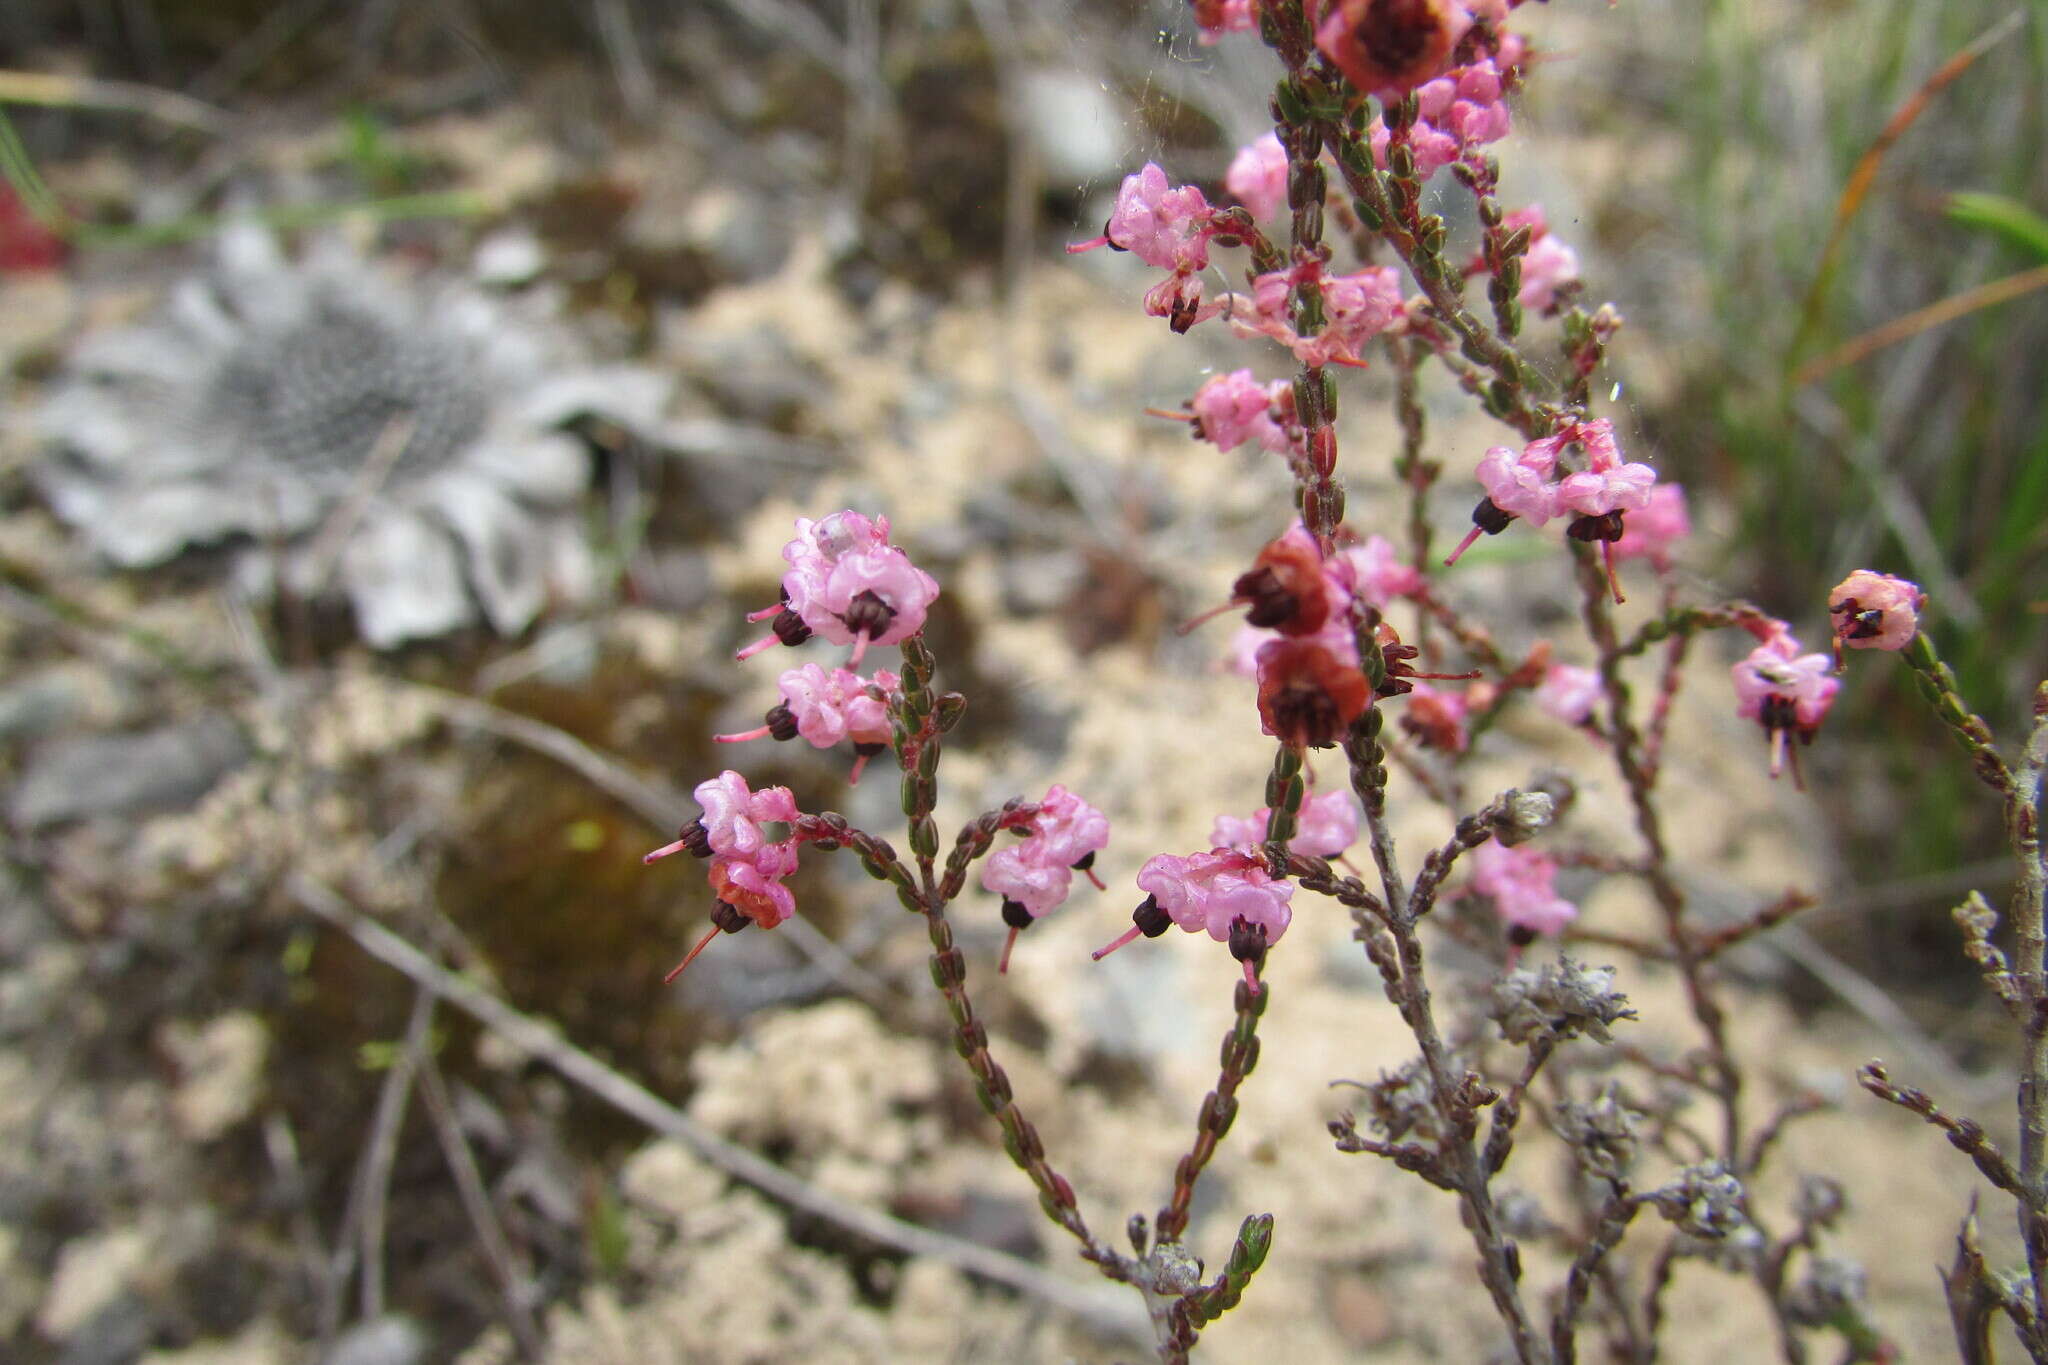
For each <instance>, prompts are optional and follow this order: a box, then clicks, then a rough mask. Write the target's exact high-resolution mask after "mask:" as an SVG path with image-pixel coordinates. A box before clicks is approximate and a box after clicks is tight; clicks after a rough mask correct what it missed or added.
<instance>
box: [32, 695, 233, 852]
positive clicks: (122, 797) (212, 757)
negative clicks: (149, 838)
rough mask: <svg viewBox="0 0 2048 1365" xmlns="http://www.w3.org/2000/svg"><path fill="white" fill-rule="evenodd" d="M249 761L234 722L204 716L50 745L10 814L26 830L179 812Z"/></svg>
mask: <svg viewBox="0 0 2048 1365" xmlns="http://www.w3.org/2000/svg"><path fill="white" fill-rule="evenodd" d="M247 757H248V746H247V744H246V743H245V742H244V740H243V739H242V736H241V733H240V732H239V731H238V730H236V728H235V726H234V725H233V723H232V722H230V721H229V720H228V719H227V717H225V716H222V715H215V714H209V715H204V716H197V717H194V718H193V719H191V720H186V721H179V722H177V723H176V724H172V725H164V726H159V727H158V728H156V729H153V730H142V731H137V732H134V733H130V734H120V735H86V736H81V737H78V738H74V739H62V740H56V741H53V742H52V743H50V744H47V745H44V746H43V747H42V748H40V749H38V750H37V751H36V752H35V753H34V754H33V755H32V756H31V757H30V759H29V762H28V769H27V771H26V772H25V773H24V774H23V775H22V778H21V781H20V782H19V783H18V784H17V785H16V786H15V789H14V792H13V794H12V795H11V796H10V797H9V798H8V802H7V815H8V819H9V820H11V821H12V822H13V823H14V824H15V825H17V826H26V827H28V828H31V829H35V828H40V827H42V826H45V825H53V824H58V823H60V822H62V821H66V820H77V819H81V818H83V817H86V816H94V815H128V814H133V813H135V812H138V811H147V810H162V809H166V808H168V807H172V806H178V805H183V804H185V803H187V802H190V801H193V800H195V799H197V798H198V797H200V796H202V795H204V794H205V793H206V792H207V791H208V790H209V789H210V788H212V786H213V784H214V783H215V782H218V781H219V780H220V779H221V777H222V776H224V775H225V774H227V773H228V772H231V771H233V770H234V769H235V768H236V767H238V766H239V765H240V764H241V763H242V761H243V760H244V759H245V758H247Z"/></svg>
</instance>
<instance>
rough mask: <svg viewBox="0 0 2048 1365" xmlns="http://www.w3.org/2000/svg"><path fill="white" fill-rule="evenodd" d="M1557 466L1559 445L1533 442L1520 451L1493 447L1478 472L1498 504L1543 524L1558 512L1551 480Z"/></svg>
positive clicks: (1555, 489) (1500, 507)
mask: <svg viewBox="0 0 2048 1365" xmlns="http://www.w3.org/2000/svg"><path fill="white" fill-rule="evenodd" d="M1556 469H1557V447H1556V445H1555V444H1553V443H1551V442H1547V441H1531V442H1530V443H1529V444H1528V445H1526V446H1524V447H1523V448H1522V449H1521V451H1520V452H1516V451H1513V450H1510V449H1508V448H1507V447H1506V446H1493V447H1490V448H1489V449H1488V450H1487V452H1486V454H1485V455H1483V456H1481V457H1480V460H1479V468H1478V469H1477V470H1476V471H1474V472H1475V473H1476V475H1477V476H1478V479H1479V485H1480V487H1482V488H1484V489H1485V490H1486V496H1487V498H1488V499H1489V500H1491V501H1492V503H1493V505H1494V506H1495V507H1497V508H1499V509H1500V510H1501V511H1502V512H1504V513H1506V514H1507V515H1508V516H1511V517H1521V518H1523V519H1524V520H1526V521H1528V522H1529V523H1530V524H1531V525H1533V526H1541V525H1543V524H1544V523H1545V522H1547V521H1549V520H1550V519H1551V518H1552V517H1554V516H1556V515H1557V514H1558V506H1557V488H1556V486H1555V485H1554V484H1552V483H1551V482H1550V476H1551V474H1552V473H1554V472H1555V471H1556Z"/></svg>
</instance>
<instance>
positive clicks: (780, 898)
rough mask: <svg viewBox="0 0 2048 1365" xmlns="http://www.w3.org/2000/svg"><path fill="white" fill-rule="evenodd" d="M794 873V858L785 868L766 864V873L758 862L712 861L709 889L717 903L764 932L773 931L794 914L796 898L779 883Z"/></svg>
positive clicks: (726, 859)
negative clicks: (744, 917) (766, 930)
mask: <svg viewBox="0 0 2048 1365" xmlns="http://www.w3.org/2000/svg"><path fill="white" fill-rule="evenodd" d="M795 870H796V859H795V857H794V855H792V856H791V858H790V860H789V865H788V867H787V868H783V867H781V865H780V864H769V865H768V871H766V872H764V871H763V870H762V865H761V864H760V863H754V862H749V861H747V860H746V859H744V858H727V857H718V858H713V859H712V860H711V871H710V877H711V889H712V890H713V891H715V892H717V893H718V899H719V900H720V901H723V902H724V903H725V904H727V905H730V906H731V907H732V908H733V909H735V910H737V911H739V912H740V913H741V914H742V915H745V916H746V917H747V918H748V919H750V920H752V921H753V922H754V923H756V924H758V925H760V926H761V927H762V928H763V929H773V928H774V927H775V926H776V925H778V924H780V923H782V922H783V921H784V920H786V919H788V918H789V917H790V916H791V915H793V914H795V913H796V897H794V896H792V895H790V894H789V888H788V887H786V886H784V885H783V884H782V878H783V877H786V876H788V875H789V873H790V872H793V871H795ZM771 874H772V875H771Z"/></svg>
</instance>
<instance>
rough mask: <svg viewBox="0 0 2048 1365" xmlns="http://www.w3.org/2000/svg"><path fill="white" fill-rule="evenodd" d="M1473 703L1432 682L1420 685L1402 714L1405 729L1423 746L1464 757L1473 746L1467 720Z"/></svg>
mask: <svg viewBox="0 0 2048 1365" xmlns="http://www.w3.org/2000/svg"><path fill="white" fill-rule="evenodd" d="M1470 710H1471V702H1470V701H1469V700H1468V699H1467V698H1466V697H1465V696H1463V695H1461V694H1459V693H1456V692H1443V691H1439V690H1438V689H1436V688H1434V687H1431V686H1430V685H1429V684H1428V683H1424V682H1419V683H1416V684H1415V685H1414V687H1413V689H1412V690H1411V691H1410V692H1409V694H1408V705H1407V707H1406V708H1405V709H1404V710H1403V711H1402V712H1401V728H1402V729H1404V730H1406V731H1407V732H1408V733H1409V734H1412V735H1414V736H1415V738H1416V739H1417V741H1419V742H1420V743H1421V744H1422V745H1423V747H1425V748H1429V749H1441V750H1443V752H1445V753H1447V754H1462V753H1464V752H1465V750H1466V748H1467V747H1468V746H1469V745H1470V744H1471V742H1472V739H1471V735H1470V734H1469V733H1468V732H1467V730H1466V728H1465V718H1466V715H1467V714H1468V712H1469V711H1470Z"/></svg>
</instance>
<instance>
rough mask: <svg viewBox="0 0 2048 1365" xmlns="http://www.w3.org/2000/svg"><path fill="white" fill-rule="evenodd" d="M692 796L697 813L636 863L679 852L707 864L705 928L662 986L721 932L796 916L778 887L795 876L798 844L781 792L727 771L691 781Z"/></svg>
mask: <svg viewBox="0 0 2048 1365" xmlns="http://www.w3.org/2000/svg"><path fill="white" fill-rule="evenodd" d="M692 795H694V796H695V797H696V798H697V804H698V805H699V806H701V807H702V808H703V810H704V813H703V814H702V815H701V816H699V817H698V818H697V819H695V820H692V821H691V822H690V823H689V824H687V825H684V826H683V827H682V829H681V830H679V831H678V832H677V837H676V840H675V842H674V843H670V844H664V845H662V846H661V847H660V848H657V849H655V850H654V851H653V852H652V853H649V854H648V855H647V856H646V857H645V858H643V859H642V860H641V861H643V862H648V863H653V862H658V861H660V860H661V859H663V858H667V857H669V856H671V855H673V854H677V853H685V852H687V853H692V854H695V855H696V856H697V857H699V858H708V859H710V860H711V866H710V871H709V877H710V881H711V889H712V891H714V892H715V893H717V897H718V904H717V908H716V909H714V910H713V911H712V915H711V925H712V927H711V929H710V931H709V932H708V933H706V934H705V935H704V937H703V938H701V939H699V940H697V946H696V947H694V948H692V949H690V951H689V954H688V956H686V957H684V958H683V960H682V961H681V962H680V963H678V964H677V965H676V967H675V970H674V971H671V972H670V973H669V974H668V977H667V978H666V979H667V980H670V981H673V980H674V979H675V978H676V976H677V975H679V974H680V973H681V972H682V970H683V968H685V967H687V966H689V965H690V963H691V962H693V961H695V960H696V957H697V954H699V953H701V952H703V951H704V949H705V947H706V945H708V944H709V943H710V942H711V940H712V939H714V938H716V937H717V936H718V935H719V934H720V933H721V932H723V933H728V934H736V933H738V932H739V931H740V930H742V929H744V928H746V927H747V926H748V925H749V924H758V925H760V926H761V927H762V928H763V929H773V928H774V927H775V926H776V925H778V924H780V923H782V922H783V921H784V920H786V919H788V918H789V917H790V916H791V915H793V914H795V913H796V900H795V898H794V897H793V896H791V895H790V893H789V888H788V887H786V886H784V885H783V884H782V882H783V879H784V878H786V877H788V876H789V874H790V873H792V872H794V871H796V863H797V848H798V847H799V846H800V845H801V844H802V843H803V837H802V835H801V834H800V833H798V832H797V831H796V830H795V829H794V828H793V826H794V824H795V822H796V820H797V818H798V815H799V812H798V811H797V808H796V797H795V796H794V795H792V794H791V793H790V790H789V788H787V787H763V788H762V789H761V790H760V791H751V790H749V789H748V787H747V780H746V779H745V778H744V777H741V776H740V775H739V774H738V773H736V772H732V771H730V770H727V771H726V772H722V773H720V774H719V775H718V776H717V777H714V778H712V779H711V780H710V781H708V782H700V783H698V784H697V789H696V791H695V792H693V793H692Z"/></svg>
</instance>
